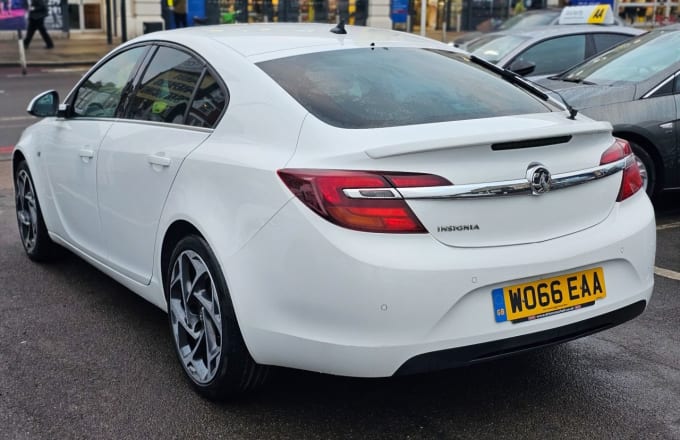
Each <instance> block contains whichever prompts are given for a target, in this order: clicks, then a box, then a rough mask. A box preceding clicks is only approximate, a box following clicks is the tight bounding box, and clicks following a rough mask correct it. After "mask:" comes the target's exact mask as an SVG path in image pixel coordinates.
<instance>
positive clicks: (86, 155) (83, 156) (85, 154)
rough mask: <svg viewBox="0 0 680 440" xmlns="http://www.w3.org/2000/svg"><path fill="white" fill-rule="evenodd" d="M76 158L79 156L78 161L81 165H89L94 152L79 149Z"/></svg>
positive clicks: (87, 149)
mask: <svg viewBox="0 0 680 440" xmlns="http://www.w3.org/2000/svg"><path fill="white" fill-rule="evenodd" d="M78 156H80V160H81V161H82V162H83V163H90V159H92V158H93V157H94V150H90V149H89V148H81V149H80V150H78Z"/></svg>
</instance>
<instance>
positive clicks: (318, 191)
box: [278, 169, 451, 233]
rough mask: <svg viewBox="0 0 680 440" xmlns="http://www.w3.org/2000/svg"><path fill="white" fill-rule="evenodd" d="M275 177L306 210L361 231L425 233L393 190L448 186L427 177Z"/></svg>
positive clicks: (300, 172) (292, 173) (316, 173)
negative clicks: (307, 208) (281, 181)
mask: <svg viewBox="0 0 680 440" xmlns="http://www.w3.org/2000/svg"><path fill="white" fill-rule="evenodd" d="M278 174H279V177H280V178H281V180H283V182H284V183H285V184H286V186H287V187H288V188H289V189H290V190H291V191H292V192H293V194H295V196H296V197H297V198H298V199H300V200H301V201H302V202H303V203H304V204H305V205H307V207H309V208H310V209H311V210H313V211H314V212H316V213H317V214H319V215H320V216H321V217H323V218H325V219H326V220H328V221H330V222H332V223H335V224H337V225H339V226H342V227H345V228H349V229H354V230H357V231H365V232H389V233H424V232H427V231H426V230H425V228H424V227H423V225H422V224H421V223H420V221H419V220H418V218H417V217H416V216H415V214H414V213H413V211H411V209H410V208H409V207H408V205H407V204H406V201H405V200H404V199H403V198H402V197H401V194H399V192H398V191H397V190H396V188H399V187H401V188H403V187H424V186H442V185H451V182H449V181H448V180H446V179H444V178H443V177H439V176H434V175H431V174H415V173H392V172H373V171H341V170H314V169H283V170H279V171H278Z"/></svg>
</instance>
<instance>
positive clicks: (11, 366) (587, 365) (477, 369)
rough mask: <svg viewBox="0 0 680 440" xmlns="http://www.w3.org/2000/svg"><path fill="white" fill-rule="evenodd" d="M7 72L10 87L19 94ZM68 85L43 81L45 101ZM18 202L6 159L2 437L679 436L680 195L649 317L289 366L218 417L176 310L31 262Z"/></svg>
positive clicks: (0, 237) (663, 212)
mask: <svg viewBox="0 0 680 440" xmlns="http://www.w3.org/2000/svg"><path fill="white" fill-rule="evenodd" d="M2 73H3V72H2V71H1V70H0V80H2V83H0V84H1V85H0V89H3V87H5V88H6V87H7V85H8V84H10V85H11V84H12V82H11V78H10V79H6V78H5V77H3V76H2ZM69 75H71V76H73V74H72V73H66V74H57V73H51V74H49V75H46V76H45V77H44V78H43V79H42V80H40V79H39V78H36V79H35V80H34V81H36V83H37V84H34V85H33V87H35V88H34V90H33V93H31V96H32V95H33V94H35V92H38V91H40V90H43V89H46V88H49V86H50V84H49V81H51V80H52V78H55V77H58V81H61V80H62V79H63V77H64V76H66V77H68V76H69ZM29 76H30V74H29ZM29 81H30V79H29ZM71 82H72V79H71ZM45 83H48V84H45ZM39 86H46V87H39ZM25 90H26V91H27V92H26V93H28V92H29V91H30V88H29V87H26V88H25ZM5 96H6V94H5V95H3V94H0V146H2V145H8V143H7V142H13V141H12V140H11V139H10V140H6V137H7V136H9V135H8V132H9V130H6V129H5V128H3V125H2V124H3V119H2V117H7V116H20V115H21V113H20V112H16V111H15V112H14V113H12V112H11V109H8V108H7V106H6V104H7V103H8V102H9V101H6V100H5ZM20 107H21V108H22V109H23V107H24V104H23V103H21V106H20ZM6 121H7V120H6ZM11 121H16V120H11ZM28 122H30V121H28ZM28 122H27V123H28ZM15 140H16V139H15ZM15 140H14V141H15ZM3 142H4V143H3ZM13 206H14V201H13V196H12V190H11V177H10V162H7V161H0V439H24V438H25V439H56V438H59V439H62V438H130V439H141V438H230V439H231V438H233V439H262V438H267V439H268V438H283V439H288V438H290V439H299V438H357V439H367V438H475V439H478V438H494V439H496V438H551V439H552V438H603V439H609V438H612V439H624V438H630V439H640V438H645V439H647V438H662V439H679V438H680V281H678V280H675V279H672V276H673V274H674V273H676V274H678V275H679V276H680V273H678V272H680V209H678V208H675V207H680V195H673V196H669V197H666V198H664V200H661V201H660V202H659V203H658V210H657V214H658V221H659V224H660V225H661V226H660V227H661V229H660V230H659V231H658V258H657V267H659V268H662V269H666V270H668V271H670V272H667V273H666V275H667V276H670V277H671V278H668V277H664V276H657V277H656V289H655V293H654V297H653V298H652V302H651V303H650V305H649V307H648V309H647V310H646V311H645V313H644V314H643V315H642V316H640V317H638V318H637V319H635V320H634V321H631V322H629V323H626V324H624V325H622V326H619V327H617V328H615V329H611V330H608V331H605V332H602V333H599V334H597V335H594V336H590V337H587V338H584V339H580V340H577V341H574V342H570V343H567V344H563V345H560V346H557V347H552V348H549V349H546V350H542V351H538V352H533V353H529V354H525V355H521V356H516V357H512V358H506V359H503V360H499V361H494V362H489V363H485V364H480V365H476V366H472V367H467V368H461V369H457V370H449V371H444V372H440V373H435V374H428V375H420V376H412V377H403V378H390V379H380V380H365V379H349V378H339V377H333V376H326V375H320V374H314V373H306V372H300V371H293V370H285V369H281V370H279V371H277V374H276V375H275V377H274V379H273V381H272V382H271V383H270V384H269V385H268V386H267V387H266V388H265V389H263V390H262V391H261V392H259V393H257V394H255V395H252V396H249V397H248V398H247V399H244V400H241V401H236V402H231V403H227V404H219V405H218V404H214V403H211V402H208V401H206V400H204V399H201V398H200V397H198V396H197V395H196V394H195V393H193V392H192V390H191V389H190V387H189V386H188V385H187V383H186V381H185V380H184V378H183V373H182V370H181V367H180V366H179V364H178V362H177V361H176V359H175V357H174V354H173V351H172V342H171V340H170V336H169V332H168V329H167V323H166V316H165V314H164V313H163V312H161V311H160V310H158V309H156V308H155V307H153V306H152V305H150V304H148V303H146V302H145V301H143V300H142V299H141V298H139V297H137V296H136V295H134V294H133V293H131V292H130V291H128V290H127V289H125V288H124V287H122V286H120V285H119V284H117V283H115V282H114V281H112V280H110V279H109V278H107V277H106V276H105V275H103V274H101V273H100V272H98V271H97V270H95V269H94V268H92V267H90V266H89V265H87V264H86V263H85V262H83V261H82V260H80V259H78V258H77V257H74V256H71V255H69V254H66V255H64V257H63V258H62V259H61V260H59V261H58V262H56V263H52V264H35V263H31V262H30V261H29V260H28V259H27V258H26V257H25V256H24V254H23V250H22V248H21V244H20V243H19V239H18V232H17V227H16V220H15V217H14V212H13Z"/></svg>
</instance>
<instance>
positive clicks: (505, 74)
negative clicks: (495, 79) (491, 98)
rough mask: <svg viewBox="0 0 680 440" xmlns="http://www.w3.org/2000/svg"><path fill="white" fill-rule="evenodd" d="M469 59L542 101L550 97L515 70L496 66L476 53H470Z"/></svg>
mask: <svg viewBox="0 0 680 440" xmlns="http://www.w3.org/2000/svg"><path fill="white" fill-rule="evenodd" d="M470 61H472V62H473V63H475V64H477V65H478V66H482V67H484V68H485V69H487V70H490V71H492V72H493V73H495V74H497V75H500V76H501V77H502V78H503V79H504V80H506V81H507V82H509V83H511V84H514V85H516V86H518V87H521V88H523V89H524V90H526V91H527V92H529V93H532V94H534V95H536V96H538V97H539V98H541V99H542V100H544V101H548V100H549V99H550V98H549V97H548V94H547V93H545V92H544V91H543V90H541V89H539V88H538V87H536V86H534V85H533V84H531V83H529V82H528V81H527V80H525V79H524V78H523V77H521V76H519V75H518V74H516V73H515V72H513V71H511V70H507V69H504V68H502V67H498V66H497V65H495V64H494V63H492V62H490V61H487V60H485V59H484V58H480V57H478V56H476V55H470Z"/></svg>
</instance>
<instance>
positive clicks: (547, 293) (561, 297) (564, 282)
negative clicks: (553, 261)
mask: <svg viewBox="0 0 680 440" xmlns="http://www.w3.org/2000/svg"><path fill="white" fill-rule="evenodd" d="M492 296H493V302H494V308H495V315H496V322H504V321H514V322H518V321H525V320H528V319H536V318H542V317H544V316H550V315H553V314H556V313H561V312H566V311H569V310H574V309H577V308H581V307H584V306H586V305H589V304H592V303H594V302H595V301H596V300H598V299H602V298H605V297H606V296H607V290H606V287H605V284H604V271H603V270H602V268H601V267H595V268H593V269H588V270H584V271H581V272H575V273H570V274H567V275H562V276H558V277H553V278H546V279H542V280H538V281H533V282H531V283H525V284H518V285H515V286H508V287H503V288H498V289H494V290H493V292H492Z"/></svg>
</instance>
